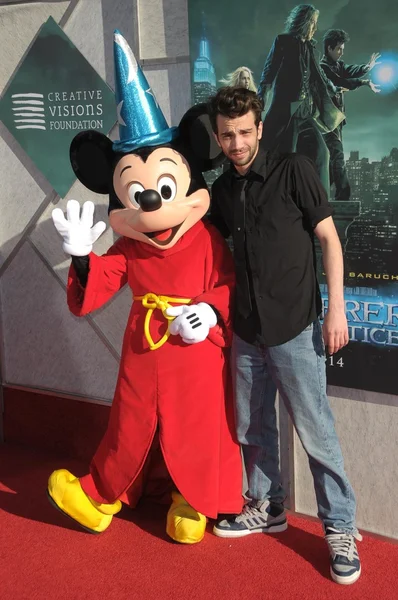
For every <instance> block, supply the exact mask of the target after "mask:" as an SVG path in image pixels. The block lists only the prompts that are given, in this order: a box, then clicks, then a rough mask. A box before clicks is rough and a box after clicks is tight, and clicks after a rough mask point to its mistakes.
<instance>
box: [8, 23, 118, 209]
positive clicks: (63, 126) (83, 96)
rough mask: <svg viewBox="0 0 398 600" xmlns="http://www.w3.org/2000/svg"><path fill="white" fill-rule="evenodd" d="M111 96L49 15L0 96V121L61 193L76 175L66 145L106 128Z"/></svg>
mask: <svg viewBox="0 0 398 600" xmlns="http://www.w3.org/2000/svg"><path fill="white" fill-rule="evenodd" d="M116 118H117V112H116V110H115V96H114V93H113V91H112V90H111V89H110V87H109V86H108V85H107V84H106V82H105V81H103V79H102V78H101V77H100V75H98V73H97V72H96V71H95V69H93V67H92V66H91V65H90V64H89V63H88V62H87V60H86V59H85V58H84V56H83V55H82V54H81V53H80V52H79V51H78V50H77V48H76V47H75V46H74V45H73V43H72V42H71V41H70V40H69V39H68V37H67V36H66V35H65V33H64V32H63V31H62V29H61V28H60V27H59V25H57V23H56V22H55V21H54V19H52V18H51V17H50V18H49V19H48V21H47V22H46V23H44V24H43V25H42V27H41V28H40V30H39V31H38V33H37V35H36V38H35V40H34V41H33V43H32V45H31V46H30V47H29V49H28V50H27V52H26V55H25V56H24V58H23V60H22V62H21V64H20V66H19V68H18V70H17V71H16V73H15V74H14V76H13V78H12V80H11V81H10V82H9V85H8V86H7V88H6V90H5V92H4V94H3V96H2V98H1V99H0V119H1V120H2V122H3V124H4V125H5V127H7V129H8V130H9V132H10V133H11V134H12V135H13V136H14V138H15V139H16V140H17V142H18V143H19V144H20V146H21V148H23V149H24V150H25V152H26V153H27V155H28V156H29V157H30V159H31V160H32V161H33V163H34V164H35V165H36V167H37V168H38V169H39V170H40V171H41V172H42V173H43V175H44V176H45V177H46V178H47V180H48V181H49V182H50V184H51V185H52V186H53V188H54V190H55V191H56V192H57V193H58V194H59V195H60V196H61V197H64V196H65V194H66V193H67V192H68V190H69V189H70V187H71V185H72V184H73V182H74V181H75V178H76V177H75V174H74V172H73V170H72V168H71V166H70V160H69V148H70V144H71V142H72V140H73V138H74V137H75V135H76V134H78V133H79V132H80V131H86V130H89V129H94V130H97V131H100V132H101V133H104V134H105V135H106V134H108V133H109V132H110V130H111V129H112V126H113V125H114V123H115V121H116Z"/></svg>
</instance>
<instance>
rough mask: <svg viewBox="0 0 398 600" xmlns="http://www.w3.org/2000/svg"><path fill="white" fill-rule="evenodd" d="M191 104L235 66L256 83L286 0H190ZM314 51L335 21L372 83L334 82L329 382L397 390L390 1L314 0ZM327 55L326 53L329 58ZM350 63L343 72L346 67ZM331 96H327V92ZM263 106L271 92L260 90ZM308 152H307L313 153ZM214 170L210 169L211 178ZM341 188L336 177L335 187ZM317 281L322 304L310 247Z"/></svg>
mask: <svg viewBox="0 0 398 600" xmlns="http://www.w3.org/2000/svg"><path fill="white" fill-rule="evenodd" d="M188 6H189V26H190V54H191V65H192V94H193V98H192V101H193V103H195V104H196V103H199V102H204V101H206V100H207V98H208V97H209V95H211V94H213V93H214V92H215V91H216V89H217V88H218V87H220V86H222V85H225V82H228V81H229V74H231V73H233V72H234V71H235V70H236V69H237V68H238V67H242V66H243V67H247V68H248V69H249V70H250V71H251V73H252V77H251V80H250V85H251V86H254V89H256V88H257V86H258V84H259V83H260V79H261V74H262V71H263V67H264V63H265V60H266V58H267V55H268V53H269V51H270V49H271V47H272V44H273V41H274V39H275V37H276V36H277V35H278V34H280V33H283V31H284V30H285V22H286V18H287V16H288V14H289V13H290V11H291V10H292V9H293V8H294V7H295V6H296V3H294V2H275V1H274V0H251V2H242V1H241V0H218V2H214V0H189V2H188ZM315 7H316V8H317V9H318V10H319V20H318V25H317V31H316V33H315V35H314V41H316V46H315V52H314V54H315V57H316V60H317V61H318V63H320V62H322V61H324V60H325V57H324V54H325V52H324V50H325V49H324V44H323V37H324V34H325V33H326V32H327V31H328V30H330V29H342V30H344V31H345V32H346V33H347V34H348V36H349V41H346V42H345V43H344V55H343V56H341V57H339V60H343V61H344V63H345V64H346V65H353V66H358V67H360V66H361V65H367V64H369V62H370V61H371V57H372V54H380V57H377V59H376V60H375V61H374V62H375V63H376V64H374V65H373V66H372V69H371V70H370V71H368V72H367V73H365V74H364V73H363V72H362V71H360V70H359V71H356V73H357V74H358V73H359V76H358V75H357V77H359V78H360V77H362V78H363V79H369V80H370V81H371V84H370V85H369V84H366V85H361V86H359V87H357V89H355V90H354V89H347V90H342V91H341V92H340V93H341V94H344V104H345V106H344V114H345V116H346V122H345V124H344V126H343V127H342V144H343V152H344V158H345V163H346V173H347V176H348V182H349V188H350V193H349V194H340V196H342V199H341V198H340V197H336V194H337V191H336V186H335V185H334V184H333V185H332V187H331V189H330V201H331V204H332V206H333V209H334V220H335V224H336V227H337V230H338V232H339V236H340V240H341V243H342V246H343V251H344V261H345V282H344V283H345V304H346V315H347V319H348V325H349V336H350V342H349V344H348V346H346V347H345V348H343V349H342V350H341V351H340V352H338V353H337V354H335V355H334V356H331V357H328V359H327V368H328V383H329V384H332V385H339V386H345V387H349V388H357V389H364V390H372V391H376V392H384V393H391V394H397V393H398V38H397V22H398V4H397V3H395V2H391V1H390V0H380V1H379V2H370V1H368V2H362V1H361V0H337V1H334V2H327V1H326V0H320V1H319V2H317V3H316V4H315ZM329 60H333V57H329ZM354 73H355V69H354V71H353V70H351V71H350V73H349V74H350V75H353V74H354ZM330 94H331V96H332V95H333V94H332V92H330ZM268 96H269V97H268V100H267V104H266V107H265V112H267V110H268V108H269V101H270V99H271V98H272V90H271V92H270V93H269V94H268ZM311 158H313V157H311ZM219 174H220V170H215V171H212V172H211V173H210V175H209V177H208V183H209V184H211V183H212V182H213V181H214V180H215V179H216V178H217V177H218V175H219ZM340 188H341V185H340ZM317 258H318V279H319V283H320V287H321V293H322V298H323V303H324V309H325V310H327V286H326V281H325V275H324V272H323V267H322V260H321V256H320V249H319V247H317Z"/></svg>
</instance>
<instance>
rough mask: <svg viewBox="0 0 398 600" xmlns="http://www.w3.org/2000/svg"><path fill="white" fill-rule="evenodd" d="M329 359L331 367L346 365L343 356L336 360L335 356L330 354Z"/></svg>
mask: <svg viewBox="0 0 398 600" xmlns="http://www.w3.org/2000/svg"><path fill="white" fill-rule="evenodd" d="M328 361H329V367H336V366H339V367H344V361H343V357H341V358H339V360H336V362H334V356H333V354H332V356H329V358H328Z"/></svg>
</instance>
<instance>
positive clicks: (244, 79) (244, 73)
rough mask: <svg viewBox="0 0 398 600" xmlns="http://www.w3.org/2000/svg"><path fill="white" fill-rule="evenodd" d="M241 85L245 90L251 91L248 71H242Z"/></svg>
mask: <svg viewBox="0 0 398 600" xmlns="http://www.w3.org/2000/svg"><path fill="white" fill-rule="evenodd" d="M239 85H240V86H241V87H243V88H246V89H247V90H248V89H249V85H250V74H249V73H248V72H247V71H241V72H240V75H239Z"/></svg>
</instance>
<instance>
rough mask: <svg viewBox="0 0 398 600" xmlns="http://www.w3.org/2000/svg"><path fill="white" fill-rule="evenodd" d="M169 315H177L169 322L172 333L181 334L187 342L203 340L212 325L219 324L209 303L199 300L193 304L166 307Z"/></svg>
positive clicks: (195, 342) (193, 342) (194, 342)
mask: <svg viewBox="0 0 398 600" xmlns="http://www.w3.org/2000/svg"><path fill="white" fill-rule="evenodd" d="M166 314H167V315H168V316H169V317H175V319H174V320H173V321H171V322H170V323H169V331H170V333H171V334H172V335H180V336H181V337H182V340H183V341H184V342H185V343H186V344H197V343H198V342H203V340H205V339H206V338H207V336H208V335H209V330H210V328H211V327H214V325H216V324H217V315H216V313H215V312H214V310H213V309H212V307H211V306H210V305H209V304H206V302H199V304H193V305H191V306H187V305H183V306H172V307H170V308H167V309H166Z"/></svg>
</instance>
